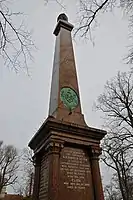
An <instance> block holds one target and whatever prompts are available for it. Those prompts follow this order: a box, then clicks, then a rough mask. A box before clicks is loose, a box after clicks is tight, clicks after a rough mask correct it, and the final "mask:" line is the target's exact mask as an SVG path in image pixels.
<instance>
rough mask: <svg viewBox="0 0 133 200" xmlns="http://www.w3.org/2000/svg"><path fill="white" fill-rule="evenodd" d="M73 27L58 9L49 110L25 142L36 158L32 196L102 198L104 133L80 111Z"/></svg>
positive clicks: (77, 199)
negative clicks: (39, 125) (101, 158)
mask: <svg viewBox="0 0 133 200" xmlns="http://www.w3.org/2000/svg"><path fill="white" fill-rule="evenodd" d="M72 29H73V25H72V24H70V23H69V22H68V18H67V16H66V15H65V14H60V15H59V17H58V19H57V25H56V28H55V30H54V34H55V36H56V44H55V54H54V63H53V74H52V83H51V93H50V104H49V115H48V117H47V119H46V121H45V122H44V123H43V125H42V126H41V127H40V129H39V130H38V132H37V133H36V134H35V136H34V137H33V138H32V140H31V141H30V143H29V146H30V148H31V149H33V150H34V160H35V180H34V190H33V200H68V199H69V200H74V199H75V200H88V199H89V200H103V199H104V197H103V190H102V182H101V175H100V169H99V155H100V154H101V148H100V141H101V139H102V138H103V137H104V136H105V134H106V132H105V131H103V130H100V129H95V128H92V127H88V126H87V124H86V123H85V120H84V116H83V114H82V110H81V103H80V94H79V88H78V81H77V73H76V66H75V56H74V51H73V45H72V38H71V31H72Z"/></svg>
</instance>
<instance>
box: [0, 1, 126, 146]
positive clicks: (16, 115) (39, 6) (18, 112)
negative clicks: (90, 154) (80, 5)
mask: <svg viewBox="0 0 133 200" xmlns="http://www.w3.org/2000/svg"><path fill="white" fill-rule="evenodd" d="M71 2H74V1H71ZM13 8H14V9H15V10H17V11H19V10H20V11H23V12H24V13H26V14H27V16H26V19H27V20H26V23H27V24H28V27H29V28H31V29H33V39H34V41H35V44H36V46H37V48H38V51H36V52H34V62H33V63H31V64H29V71H30V75H31V76H30V77H28V76H27V75H26V74H25V73H23V72H20V73H18V74H16V73H15V72H13V71H10V70H9V69H7V68H5V67H4V66H2V67H0V91H1V92H0V128H1V130H0V132H1V133H0V140H3V141H4V143H6V144H13V145H15V146H16V147H18V148H23V147H25V146H27V144H28V142H29V140H30V139H31V138H32V136H33V135H34V134H35V133H36V131H37V130H38V128H39V126H40V125H41V124H42V123H43V121H44V120H45V119H46V117H47V114H48V105H49V93H50V83H51V75H52V63H53V54H54V46H55V36H54V35H53V30H54V28H55V25H56V18H57V16H58V14H59V13H60V12H62V10H61V8H60V7H59V6H58V5H56V4H55V3H53V2H51V3H50V4H49V5H47V6H45V5H44V1H43V0H28V1H27V0H19V1H16V3H15V4H14V5H13ZM75 13H76V7H75V6H74V3H73V4H72V3H71V5H68V6H67V9H66V14H67V15H68V17H69V22H71V23H73V24H75V20H76V17H75ZM16 23H17V22H16ZM93 35H94V37H95V39H94V41H95V46H93V45H92V43H91V42H89V41H88V42H83V41H77V42H76V43H75V42H74V51H75V59H76V66H77V72H78V81H79V85H80V86H79V87H80V94H81V103H82V108H83V113H84V115H85V119H86V122H87V123H88V125H89V126H94V127H98V128H100V127H101V125H102V123H101V120H100V113H97V112H93V111H92V106H93V103H94V101H95V100H96V99H97V97H98V95H99V94H100V93H102V91H103V87H104V84H105V82H106V81H107V80H108V79H110V78H111V77H113V76H115V75H116V73H117V71H118V70H122V71H127V70H128V69H129V67H128V66H127V65H125V64H123V60H122V58H123V57H124V55H126V53H127V51H128V49H127V45H128V23H127V21H126V19H124V18H123V17H122V15H121V13H120V11H119V10H117V12H115V14H112V13H106V14H104V15H103V16H101V17H100V19H99V26H98V27H97V29H96V30H95V32H93ZM0 62H1V61H0ZM1 63H2V62H1Z"/></svg>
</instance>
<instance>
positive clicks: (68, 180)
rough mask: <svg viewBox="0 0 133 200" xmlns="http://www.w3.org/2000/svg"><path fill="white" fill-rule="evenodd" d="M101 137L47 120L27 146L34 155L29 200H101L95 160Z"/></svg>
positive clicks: (95, 131)
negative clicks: (32, 178) (31, 187)
mask: <svg viewBox="0 0 133 200" xmlns="http://www.w3.org/2000/svg"><path fill="white" fill-rule="evenodd" d="M105 134H106V132H105V131H102V130H99V129H94V128H90V127H87V126H79V125H77V124H71V123H68V122H64V121H63V122H62V121H59V120H57V119H55V118H53V117H48V118H47V120H46V121H45V123H44V124H43V125H42V127H41V128H40V129H39V131H38V132H37V134H36V135H35V136H34V137H33V139H32V140H31V142H30V143H29V146H30V147H31V148H32V149H33V150H34V153H35V155H34V160H35V184H34V191H33V200H74V199H75V200H88V199H89V200H103V199H104V197H103V190H102V184H101V176H100V170H99V161H98V160H99V155H100V154H101V148H100V146H99V143H100V140H101V139H102V138H103V137H104V136H105Z"/></svg>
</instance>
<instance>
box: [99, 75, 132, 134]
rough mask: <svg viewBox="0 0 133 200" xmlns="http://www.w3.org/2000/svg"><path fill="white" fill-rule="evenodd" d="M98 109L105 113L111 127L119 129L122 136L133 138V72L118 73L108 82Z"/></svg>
mask: <svg viewBox="0 0 133 200" xmlns="http://www.w3.org/2000/svg"><path fill="white" fill-rule="evenodd" d="M96 108H97V109H98V110H101V111H102V112H103V113H104V116H105V119H106V122H107V124H108V125H109V126H110V125H111V126H113V127H119V132H121V136H123V137H124V136H125V135H127V136H129V137H133V72H132V71H129V72H118V74H117V76H116V77H114V78H113V79H111V80H110V81H107V83H106V85H105V87H104V92H103V94H101V95H100V96H99V97H98V100H97V105H96ZM122 133H124V134H122Z"/></svg>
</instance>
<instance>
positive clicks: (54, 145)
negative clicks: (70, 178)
mask: <svg viewBox="0 0 133 200" xmlns="http://www.w3.org/2000/svg"><path fill="white" fill-rule="evenodd" d="M63 147H64V144H63V142H61V141H52V142H50V143H49V144H48V145H47V146H46V147H45V149H46V151H47V152H48V154H60V152H61V149H62V148H63Z"/></svg>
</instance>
